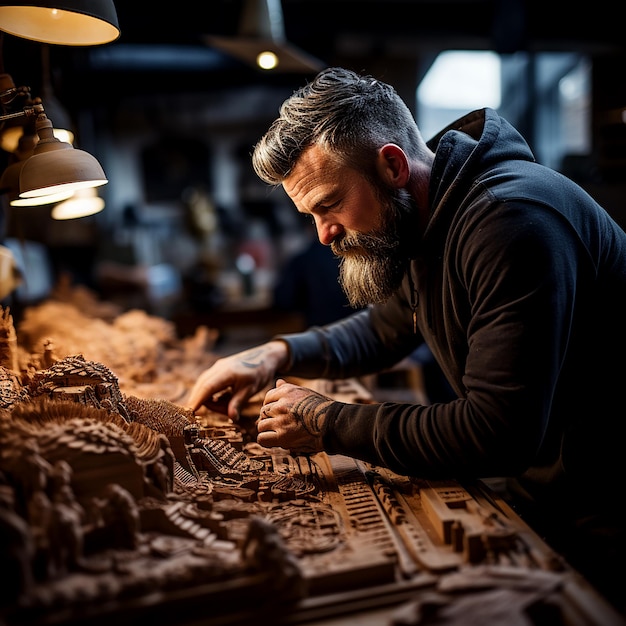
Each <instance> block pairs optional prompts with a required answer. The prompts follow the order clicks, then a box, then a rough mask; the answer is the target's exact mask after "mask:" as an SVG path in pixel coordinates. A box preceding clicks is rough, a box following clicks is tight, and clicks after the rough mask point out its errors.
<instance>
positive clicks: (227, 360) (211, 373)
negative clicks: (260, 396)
mask: <svg viewBox="0 0 626 626" xmlns="http://www.w3.org/2000/svg"><path fill="white" fill-rule="evenodd" d="M288 358H289V349H288V347H287V344H286V343H285V342H284V341H280V340H277V341H269V342H267V343H264V344H262V345H260V346H258V347H256V348H250V349H249V350H244V351H243V352H238V353H237V354H233V355H231V356H227V357H222V358H221V359H218V360H217V361H216V362H215V363H214V364H213V365H212V366H211V367H209V368H208V369H206V370H204V372H202V373H201V374H200V376H198V379H197V380H196V382H195V384H194V386H193V388H192V390H191V392H190V393H189V397H188V399H187V402H186V405H187V406H188V407H190V408H191V409H192V410H193V411H194V412H195V411H197V410H198V409H200V407H202V406H206V407H207V408H209V409H212V410H216V411H220V412H223V413H226V414H227V415H228V417H230V418H231V419H232V420H234V421H237V420H238V419H239V415H240V414H241V410H242V408H243V407H244V406H245V404H246V402H247V401H248V400H249V399H250V398H251V397H252V396H253V395H254V394H255V393H257V392H259V391H261V389H263V388H265V387H266V386H268V385H270V384H273V382H274V378H275V376H276V372H277V371H278V370H281V369H283V368H284V367H285V366H286V364H287V361H288Z"/></svg>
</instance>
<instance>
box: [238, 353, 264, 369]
mask: <svg viewBox="0 0 626 626" xmlns="http://www.w3.org/2000/svg"><path fill="white" fill-rule="evenodd" d="M239 362H240V363H241V365H243V366H244V367H249V368H254V367H259V365H261V364H262V363H263V350H261V349H258V350H248V352H246V353H244V354H243V355H242V356H241V359H240V361H239Z"/></svg>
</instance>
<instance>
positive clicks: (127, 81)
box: [0, 0, 626, 342]
mask: <svg viewBox="0 0 626 626" xmlns="http://www.w3.org/2000/svg"><path fill="white" fill-rule="evenodd" d="M242 5H243V3H242V2H241V1H239V0H211V1H210V2H204V3H199V2H197V1H196V0H178V2H176V3H173V4H172V5H168V4H163V3H154V2H152V1H150V2H149V1H148V0H118V1H117V2H116V8H117V12H118V18H119V23H120V28H121V33H122V34H121V37H120V38H119V40H117V41H115V42H113V43H111V44H106V45H103V46H94V47H86V48H81V47H65V46H52V45H51V46H48V47H47V49H46V50H45V54H48V55H49V57H48V59H49V73H48V75H46V69H45V68H46V63H44V61H43V59H44V58H45V54H44V46H42V45H41V44H38V43H36V42H30V41H26V40H22V39H18V38H15V37H12V36H10V35H6V34H5V35H4V36H3V42H2V44H3V45H2V56H3V65H4V71H5V72H7V73H9V74H10V75H11V76H12V77H13V79H14V82H15V84H16V85H28V86H29V87H30V88H31V90H32V93H33V95H38V94H39V93H40V91H41V89H42V84H44V82H45V81H46V80H49V81H50V84H51V85H52V89H53V93H54V97H55V98H56V99H57V100H58V101H59V102H60V103H61V104H62V106H63V107H64V108H65V109H66V111H67V112H68V113H69V115H70V118H71V120H72V124H73V125H74V128H75V131H76V144H75V145H76V147H79V148H82V149H84V150H87V151H89V152H91V153H92V154H93V155H94V156H96V157H97V158H98V160H99V161H100V162H101V164H102V165H103V167H104V170H105V172H106V173H107V176H108V178H109V183H108V185H106V186H104V187H101V188H100V189H99V190H98V191H99V193H100V195H101V196H102V197H103V198H104V199H105V201H106V206H105V208H104V210H103V211H102V212H100V213H98V214H96V215H93V216H89V217H86V218H80V219H77V220H63V221H55V220H53V219H52V218H51V216H50V206H44V207H31V208H25V207H18V208H16V207H10V206H9V205H8V202H4V204H3V222H4V226H3V238H4V239H5V240H9V241H11V242H13V243H14V244H15V242H18V243H21V244H25V245H26V248H28V249H29V250H30V255H31V256H30V257H29V259H30V261H29V265H28V273H27V281H26V282H27V284H26V285H22V287H21V289H20V290H19V293H15V294H13V295H12V296H11V297H10V298H9V301H10V304H11V305H12V306H13V307H15V309H16V311H19V308H20V307H21V306H24V305H28V304H30V303H32V302H36V301H37V300H38V299H41V298H42V297H46V296H47V295H48V294H49V293H50V289H51V288H52V286H53V285H54V284H56V283H57V281H58V280H59V278H60V277H61V276H63V277H64V279H65V280H70V281H71V282H72V283H73V284H76V285H85V286H87V287H88V288H90V289H93V290H94V292H95V293H97V294H98V295H99V296H101V297H103V298H106V299H108V300H111V301H113V302H116V303H119V304H120V306H122V307H126V308H129V307H142V308H145V309H147V310H148V311H150V312H152V313H155V314H159V315H164V316H166V317H169V318H172V319H174V320H175V321H176V322H177V323H178V324H179V325H180V329H181V331H182V332H185V331H186V330H187V329H189V328H191V327H192V326H193V324H195V323H197V322H198V320H204V321H207V320H208V321H209V322H210V323H215V324H217V325H220V324H222V325H227V324H230V325H236V326H237V327H238V333H239V336H240V337H241V340H242V342H243V341H246V340H247V339H249V340H250V341H252V340H256V339H257V336H256V335H254V336H249V337H247V336H245V333H247V332H249V333H251V334H254V330H251V328H256V329H257V330H258V329H259V328H263V332H264V333H266V334H269V333H272V332H274V331H275V330H276V329H278V327H281V326H282V327H281V328H280V329H281V330H282V329H284V327H285V326H287V327H288V328H287V329H289V328H296V327H297V326H298V320H294V319H292V318H289V319H287V317H286V316H284V315H283V316H282V317H281V316H279V315H277V314H276V312H275V311H273V309H272V300H271V291H272V287H273V285H274V283H275V281H276V277H277V276H278V275H279V274H280V272H281V269H282V267H283V265H284V263H285V262H286V260H287V259H288V258H290V256H291V255H292V254H294V253H295V252H297V251H298V250H299V249H300V248H302V247H303V246H304V245H305V242H306V237H308V236H309V231H308V230H306V229H305V228H304V227H303V224H302V223H301V222H300V220H299V219H298V216H297V214H296V212H295V210H294V209H293V207H292V206H291V205H290V203H289V202H288V199H287V198H286V197H285V196H284V195H283V194H282V192H281V190H274V191H270V190H269V189H268V188H267V187H266V186H265V185H264V184H263V183H261V182H260V181H258V180H257V179H256V176H255V175H254V173H253V171H252V168H251V165H250V152H251V149H252V146H253V145H254V143H255V142H256V140H257V139H258V138H259V137H260V135H261V134H262V133H263V132H264V130H266V128H267V126H268V125H269V123H270V122H271V121H272V120H273V119H274V117H275V116H276V114H277V111H278V107H279V105H280V103H281V102H282V100H283V99H284V98H285V97H286V96H288V95H289V94H290V93H291V92H292V91H293V90H294V89H296V88H298V87H300V86H301V85H303V84H304V83H305V81H306V80H309V79H310V78H311V77H312V76H313V75H314V72H306V71H305V72H289V73H283V72H280V71H278V72H276V73H270V72H263V71H260V70H256V69H254V68H252V67H249V66H248V65H246V64H245V63H243V62H241V61H238V60H236V59H235V58H234V57H232V56H229V55H227V54H225V53H222V52H220V51H219V50H217V49H216V48H213V47H212V46H211V45H209V43H208V42H207V37H208V36H215V35H221V36H230V37H234V36H236V34H237V32H238V28H239V23H240V18H241V12H242ZM617 6H618V5H616V4H615V3H613V2H608V1H607V0H597V1H596V2H594V3H591V4H585V5H574V4H573V3H561V2H550V0H548V1H546V0H543V1H541V2H539V1H536V0H527V1H523V0H508V1H507V0H358V1H357V0H328V1H326V0H283V1H282V10H283V17H284V30H285V34H286V38H287V40H288V42H289V43H290V44H293V45H294V46H297V47H298V48H300V49H302V50H304V51H306V52H307V53H308V54H310V55H312V56H313V57H315V58H317V59H319V60H320V61H321V62H322V63H323V64H324V65H342V66H345V67H348V68H351V69H354V70H357V71H364V72H367V73H370V74H373V75H375V76H376V77H378V78H380V79H382V80H385V81H387V82H389V83H391V84H393V85H394V86H395V87H396V88H397V89H398V91H399V93H400V94H401V95H402V96H403V98H404V99H405V100H406V101H407V103H408V104H409V106H411V107H412V109H413V110H414V111H415V115H416V118H417V120H418V123H420V124H422V123H423V124H424V125H426V121H427V120H426V116H427V115H428V116H430V117H429V118H428V124H429V125H431V124H433V123H434V124H435V125H436V124H438V123H439V122H441V126H443V125H444V124H446V123H447V122H449V121H452V119H454V117H457V114H458V115H461V114H463V113H465V112H467V110H469V109H467V108H465V107H466V106H467V105H466V104H465V102H466V100H465V98H464V96H465V95H466V94H465V93H464V91H465V89H464V86H463V83H461V82H458V83H457V82H456V79H454V80H450V82H451V83H454V84H452V85H451V86H452V87H453V88H456V89H457V94H458V101H457V105H456V106H454V105H453V106H452V107H451V109H450V110H446V109H445V107H442V108H438V107H437V106H435V107H434V109H433V108H432V107H431V110H430V111H429V110H427V109H428V107H426V108H423V107H422V106H421V105H418V101H417V95H416V94H417V90H418V87H419V86H420V84H421V82H422V79H423V78H424V76H426V75H427V72H428V70H429V69H430V68H432V67H433V64H434V62H435V60H436V59H437V58H438V55H440V53H444V52H447V51H461V50H464V51H473V52H492V53H496V55H497V58H498V60H499V62H500V65H499V67H500V70H499V73H500V76H499V78H500V85H501V89H500V94H501V99H500V102H499V105H498V107H497V108H498V109H499V110H500V112H501V113H503V114H504V115H505V116H506V117H508V119H509V120H510V121H511V122H512V123H514V124H515V125H516V126H517V127H518V128H519V130H520V131H521V132H522V133H523V134H524V135H525V136H526V138H527V140H528V141H529V143H530V144H531V146H532V147H533V149H534V150H535V153H536V155H537V158H538V160H539V161H541V162H544V163H545V164H547V165H550V166H551V167H554V168H555V169H559V170H561V171H563V172H565V173H566V174H567V175H569V176H571V177H572V178H574V179H575V180H577V182H579V183H581V184H582V185H583V186H584V187H586V188H587V189H588V190H589V191H590V192H591V193H592V195H594V196H595V197H596V198H597V199H598V200H599V201H600V202H601V203H602V204H604V206H605V207H606V208H607V209H608V210H609V212H610V213H611V214H612V215H614V217H615V218H616V219H617V220H618V221H619V222H620V223H622V224H624V222H625V221H626V208H625V206H624V204H625V202H626V201H625V198H626V195H625V193H624V191H625V185H626V183H625V181H626V176H625V174H626V124H625V123H624V121H625V118H624V115H623V111H624V110H625V107H626V84H625V83H626V81H625V80H624V62H625V59H626V55H625V50H624V43H625V42H626V37H625V36H624V30H623V29H624V27H623V19H622V18H621V17H620V16H619V15H618V12H617ZM482 78H483V77H482V76H480V75H477V76H476V78H475V82H477V83H478V82H480V79H482ZM485 100H487V94H486V95H485ZM485 104H490V102H485ZM44 105H45V101H44ZM472 108H473V107H472ZM450 116H452V117H450ZM53 121H54V120H53ZM435 127H436V126H435ZM6 156H7V155H6V154H5V155H3V157H4V158H5V159H6ZM0 165H2V164H0ZM26 248H24V249H26ZM257 334H258V333H257Z"/></svg>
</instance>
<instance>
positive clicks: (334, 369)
mask: <svg viewBox="0 0 626 626" xmlns="http://www.w3.org/2000/svg"><path fill="white" fill-rule="evenodd" d="M276 339H280V340H282V341H284V342H285V343H286V344H287V345H288V346H289V359H288V361H287V362H286V363H285V365H284V368H285V369H281V370H280V371H279V373H280V374H283V375H292V376H300V377H302V378H332V379H340V378H350V377H352V376H361V375H364V374H371V373H373V372H375V371H378V370H380V369H381V368H384V367H385V366H387V365H389V366H391V365H393V364H394V363H395V362H396V360H399V358H401V357H398V359H395V360H394V356H393V354H391V353H390V352H389V351H386V347H385V346H384V344H383V342H382V341H381V339H380V337H379V335H378V334H377V333H376V331H375V329H374V328H373V327H372V325H371V323H370V315H369V311H360V312H358V313H356V314H354V315H351V316H350V317H348V318H346V319H343V320H341V321H339V322H335V323H333V324H328V325H327V326H323V327H313V328H311V329H309V330H307V331H305V332H302V333H291V334H286V335H279V336H278V337H277V338H276ZM385 360H387V361H388V363H387V362H386V361H385Z"/></svg>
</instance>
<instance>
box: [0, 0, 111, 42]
mask: <svg viewBox="0 0 626 626" xmlns="http://www.w3.org/2000/svg"><path fill="white" fill-rule="evenodd" d="M0 30H3V31H5V32H7V33H9V34H11V35H15V36H17V37H23V38H24V39H30V40H32V41H39V42H42V43H50V44H59V45H65V46H94V45H99V44H105V43H109V42H111V41H114V40H116V39H117V38H118V37H119V36H120V27H119V23H118V19H117V11H116V10H115V5H114V4H113V0H30V1H29V0H16V1H13V2H0Z"/></svg>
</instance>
